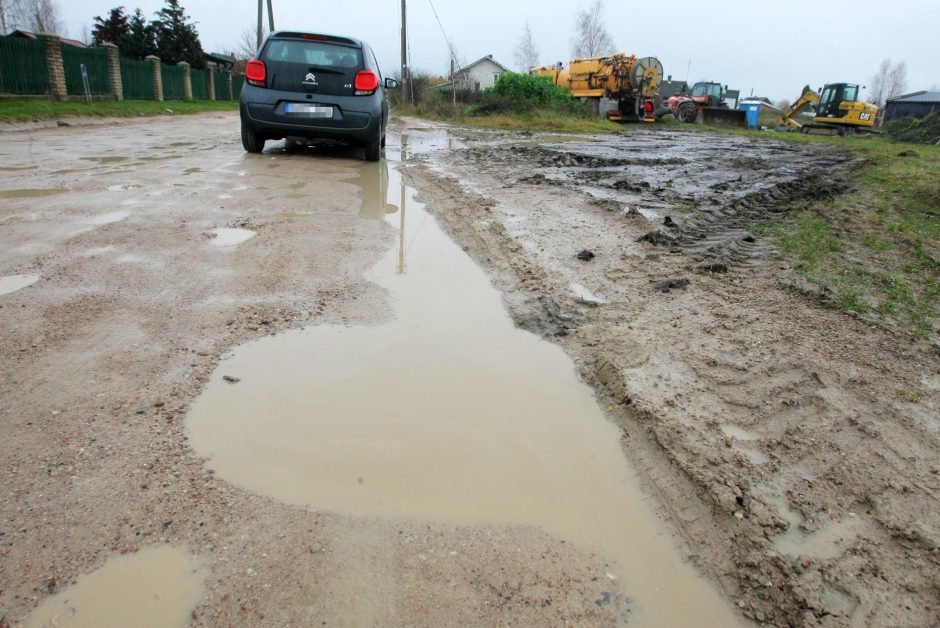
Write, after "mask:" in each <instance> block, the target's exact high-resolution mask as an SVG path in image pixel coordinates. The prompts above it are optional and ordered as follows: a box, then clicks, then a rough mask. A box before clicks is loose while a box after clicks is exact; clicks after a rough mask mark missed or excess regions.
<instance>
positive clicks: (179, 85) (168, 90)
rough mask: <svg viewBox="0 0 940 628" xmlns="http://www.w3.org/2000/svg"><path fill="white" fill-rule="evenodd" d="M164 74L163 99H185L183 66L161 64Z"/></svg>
mask: <svg viewBox="0 0 940 628" xmlns="http://www.w3.org/2000/svg"><path fill="white" fill-rule="evenodd" d="M160 71H161V74H162V76H163V100H183V68H181V67H179V66H178V65H167V64H165V63H161V64H160Z"/></svg>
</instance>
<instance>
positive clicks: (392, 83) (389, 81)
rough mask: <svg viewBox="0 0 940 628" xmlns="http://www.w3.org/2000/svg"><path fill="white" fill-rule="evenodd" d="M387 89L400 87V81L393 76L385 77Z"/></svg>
mask: <svg viewBox="0 0 940 628" xmlns="http://www.w3.org/2000/svg"><path fill="white" fill-rule="evenodd" d="M385 89H398V81H396V80H395V79H393V78H387V79H385Z"/></svg>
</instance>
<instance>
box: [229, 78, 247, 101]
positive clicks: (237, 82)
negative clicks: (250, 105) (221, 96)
mask: <svg viewBox="0 0 940 628" xmlns="http://www.w3.org/2000/svg"><path fill="white" fill-rule="evenodd" d="M244 84H245V75H244V74H236V75H235V76H233V77H232V99H233V100H238V99H239V98H241V95H242V86H243V85H244Z"/></svg>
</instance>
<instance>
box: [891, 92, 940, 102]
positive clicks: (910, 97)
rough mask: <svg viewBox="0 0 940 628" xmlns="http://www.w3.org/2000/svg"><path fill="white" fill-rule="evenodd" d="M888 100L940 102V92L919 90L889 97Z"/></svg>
mask: <svg viewBox="0 0 940 628" xmlns="http://www.w3.org/2000/svg"><path fill="white" fill-rule="evenodd" d="M888 102H928V103H929V102H940V92H928V91H920V92H913V93H911V94H904V95H903V96H895V97H893V98H889V99H888Z"/></svg>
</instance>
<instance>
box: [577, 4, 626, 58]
mask: <svg viewBox="0 0 940 628" xmlns="http://www.w3.org/2000/svg"><path fill="white" fill-rule="evenodd" d="M605 5H606V3H605V0H594V3H593V4H591V5H590V6H589V7H588V8H587V9H578V12H577V14H576V15H575V22H574V37H573V38H572V40H571V52H572V54H573V55H574V56H575V57H577V58H584V57H602V56H605V55H609V54H613V53H614V51H615V48H616V46H615V45H614V40H613V38H612V37H611V36H610V33H608V32H607V29H606V28H604V9H605Z"/></svg>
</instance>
